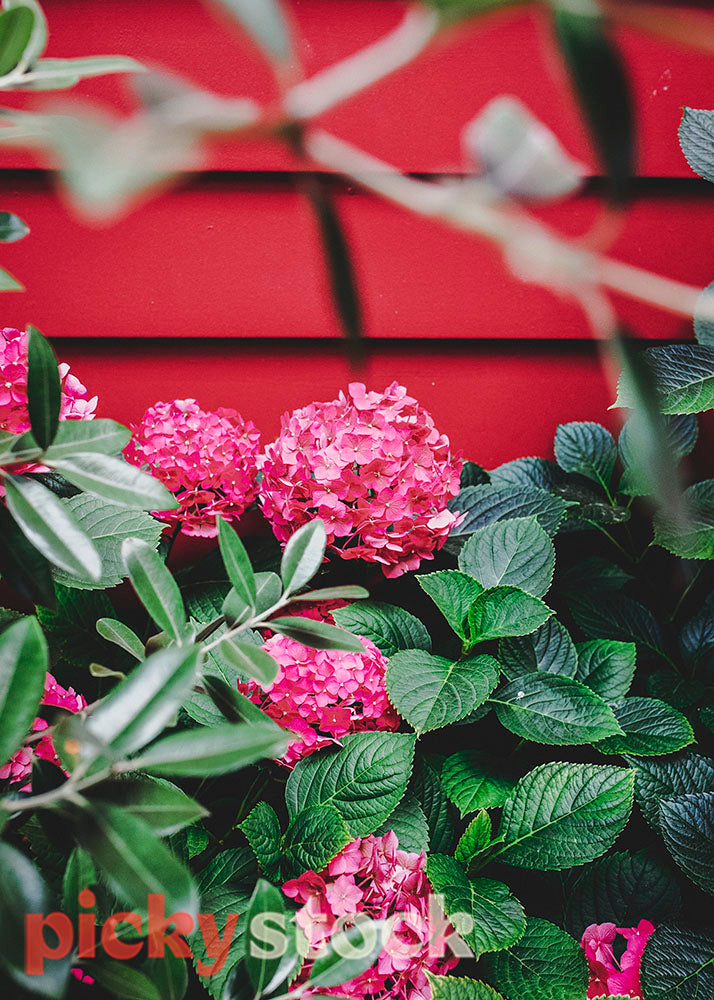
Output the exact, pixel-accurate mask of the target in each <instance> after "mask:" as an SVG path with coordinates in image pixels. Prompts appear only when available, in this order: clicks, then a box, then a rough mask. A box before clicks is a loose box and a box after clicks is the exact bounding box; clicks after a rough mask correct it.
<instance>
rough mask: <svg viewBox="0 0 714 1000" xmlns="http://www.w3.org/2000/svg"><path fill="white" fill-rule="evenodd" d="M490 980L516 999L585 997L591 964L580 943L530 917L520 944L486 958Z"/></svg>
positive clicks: (552, 925)
mask: <svg viewBox="0 0 714 1000" xmlns="http://www.w3.org/2000/svg"><path fill="white" fill-rule="evenodd" d="M485 966H486V968H485V972H486V975H487V976H488V978H489V980H490V981H491V982H492V983H493V984H494V985H495V986H496V988H497V989H499V990H501V991H502V992H503V993H504V994H505V995H506V996H509V997H511V998H512V1000H565V998H566V997H573V998H575V997H584V995H585V990H586V989H587V985H588V965H587V961H586V959H585V952H584V951H583V949H582V948H581V947H580V944H579V942H578V941H576V940H575V939H574V938H572V937H571V936H570V935H569V934H566V933H565V931H563V930H561V929H560V927H556V926H555V924H551V923H549V922H548V921H547V920H540V919H538V918H537V917H529V918H528V923H527V926H526V931H525V934H524V935H523V937H522V938H521V939H520V941H518V943H517V944H515V945H513V946H512V947H510V948H508V949H507V950H506V951H499V952H498V953H497V954H495V955H489V956H488V957H487V958H486V959H485Z"/></svg>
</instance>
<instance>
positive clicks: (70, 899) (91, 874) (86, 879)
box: [62, 847, 97, 926]
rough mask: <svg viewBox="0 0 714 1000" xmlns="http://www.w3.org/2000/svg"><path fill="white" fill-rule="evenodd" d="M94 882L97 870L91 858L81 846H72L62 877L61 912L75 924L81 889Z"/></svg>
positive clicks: (95, 881)
mask: <svg viewBox="0 0 714 1000" xmlns="http://www.w3.org/2000/svg"><path fill="white" fill-rule="evenodd" d="M96 883H97V872H96V869H95V867H94V863H93V861H92V859H91V858H90V857H89V855H88V854H87V853H86V851H83V850H82V848H81V847H75V848H73V849H72V853H71V854H70V856H69V861H68V862H67V867H66V868H65V871H64V877H63V879H62V912H63V913H66V914H67V916H68V917H69V918H70V920H71V921H72V923H73V924H74V925H75V926H76V925H77V916H78V914H79V912H80V907H79V899H78V896H79V894H80V892H82V890H83V889H87V888H89V887H90V886H92V885H96Z"/></svg>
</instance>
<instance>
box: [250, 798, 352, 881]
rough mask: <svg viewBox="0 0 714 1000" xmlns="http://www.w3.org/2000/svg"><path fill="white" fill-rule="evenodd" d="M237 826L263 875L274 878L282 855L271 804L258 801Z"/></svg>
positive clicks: (278, 831)
mask: <svg viewBox="0 0 714 1000" xmlns="http://www.w3.org/2000/svg"><path fill="white" fill-rule="evenodd" d="M340 822H341V821H340ZM238 828H239V829H240V830H242V831H243V833H244V834H245V836H246V839H247V841H248V843H249V844H250V848H251V850H252V852H253V854H254V855H255V859H256V861H257V862H258V864H259V865H260V869H261V871H262V872H263V874H264V875H265V877H266V878H276V876H277V873H278V866H279V863H280V858H281V857H282V845H281V839H282V837H281V832H280V822H279V820H278V817H277V815H276V813H275V810H274V809H273V808H272V806H269V805H268V803H267V802H259V803H258V804H257V805H256V806H254V808H253V809H251V811H250V812H249V813H248V815H247V816H246V818H245V819H244V820H243V822H242V823H239V824H238Z"/></svg>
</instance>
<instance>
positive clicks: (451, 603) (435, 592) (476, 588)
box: [417, 569, 483, 639]
mask: <svg viewBox="0 0 714 1000" xmlns="http://www.w3.org/2000/svg"><path fill="white" fill-rule="evenodd" d="M417 583H418V584H419V586H420V587H421V589H422V590H423V591H424V592H425V593H427V594H428V595H429V597H430V598H431V599H432V601H433V602H434V604H436V606H437V608H438V609H439V611H441V613H442V614H443V616H444V617H445V618H446V620H447V622H448V623H449V625H450V626H451V628H452V629H453V630H454V632H456V634H457V635H458V636H459V638H461V639H465V638H466V618H467V616H468V612H469V608H470V607H471V604H472V602H473V601H474V600H475V599H476V598H477V597H478V595H479V594H480V593H481V592H482V590H483V587H482V586H481V584H480V583H479V582H478V580H474V579H473V578H472V577H470V576H467V574H466V573H460V572H459V571H458V570H455V569H442V570H438V571H437V572H436V573H427V574H423V575H421V576H418V577H417Z"/></svg>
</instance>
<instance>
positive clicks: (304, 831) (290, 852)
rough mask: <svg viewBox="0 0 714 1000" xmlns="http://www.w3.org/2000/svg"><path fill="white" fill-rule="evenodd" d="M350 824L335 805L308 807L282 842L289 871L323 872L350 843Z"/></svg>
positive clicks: (292, 875) (294, 822) (290, 827)
mask: <svg viewBox="0 0 714 1000" xmlns="http://www.w3.org/2000/svg"><path fill="white" fill-rule="evenodd" d="M350 839H351V838H350V835H349V833H348V832H347V827H346V826H345V824H344V823H343V821H342V817H341V816H340V814H339V812H338V811H337V809H336V808H335V807H334V806H332V805H321V806H308V807H307V809H301V810H300V812H299V813H297V815H295V816H294V817H293V818H292V820H291V821H290V825H289V826H288V828H287V830H286V832H285V836H284V837H283V842H282V853H283V856H284V858H285V863H286V865H287V870H288V874H289V876H290V877H292V878H297V876H298V875H302V873H303V872H305V871H314V872H319V871H322V869H323V868H324V867H325V865H326V864H327V863H328V861H332V859H333V858H334V857H335V856H336V855H337V854H339V853H340V851H341V850H342V848H343V847H346V846H347V844H348V843H349V842H350Z"/></svg>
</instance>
